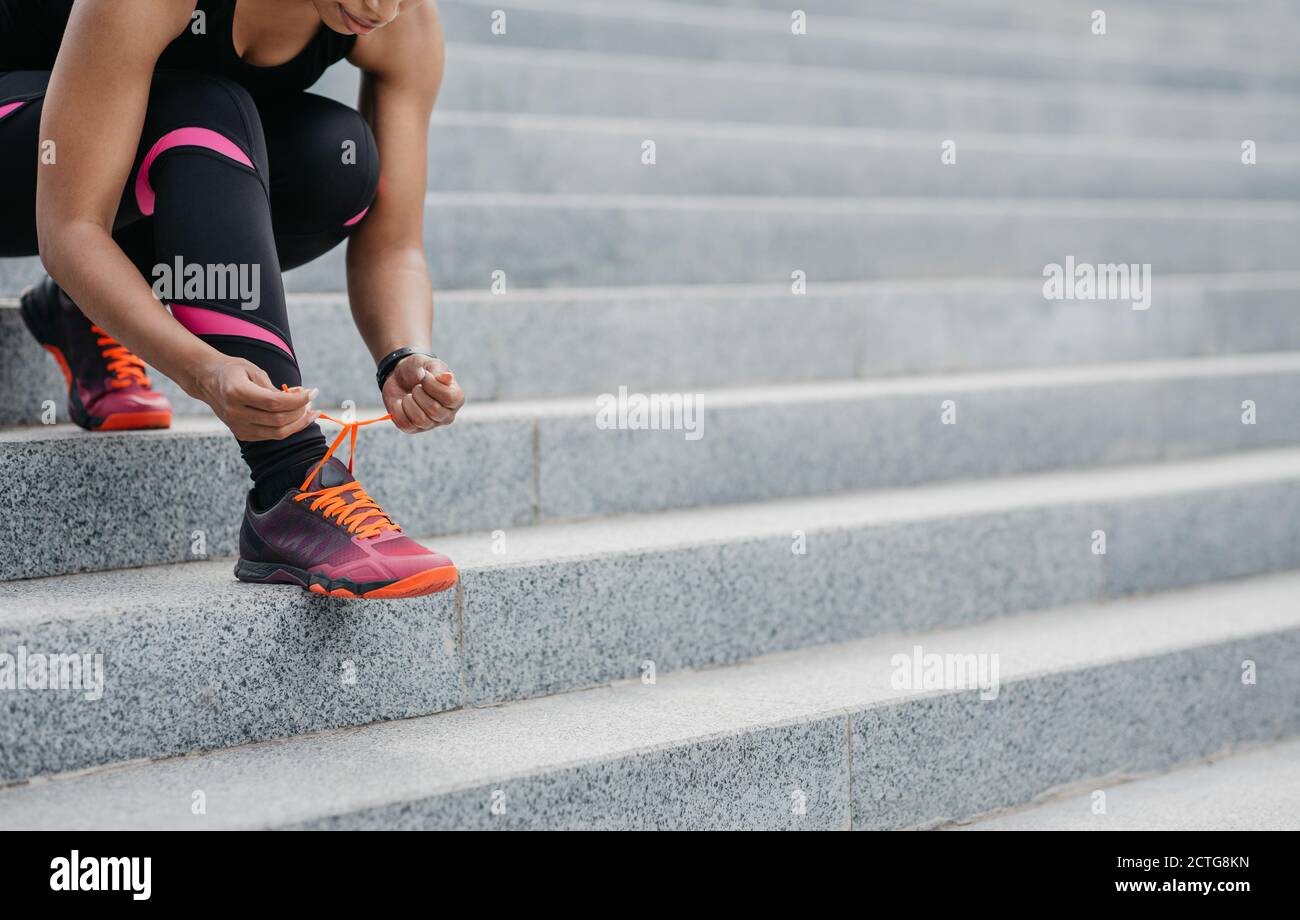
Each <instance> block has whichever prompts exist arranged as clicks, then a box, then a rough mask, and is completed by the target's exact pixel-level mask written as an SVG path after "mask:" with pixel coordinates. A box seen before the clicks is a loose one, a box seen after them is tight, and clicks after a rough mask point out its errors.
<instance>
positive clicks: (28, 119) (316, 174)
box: [0, 71, 379, 481]
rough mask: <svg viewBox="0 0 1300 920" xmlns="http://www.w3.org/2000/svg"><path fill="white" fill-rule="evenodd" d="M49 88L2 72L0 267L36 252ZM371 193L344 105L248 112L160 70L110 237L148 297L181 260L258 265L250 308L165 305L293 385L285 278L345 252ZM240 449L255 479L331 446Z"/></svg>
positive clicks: (354, 123) (240, 97)
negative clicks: (339, 248)
mask: <svg viewBox="0 0 1300 920" xmlns="http://www.w3.org/2000/svg"><path fill="white" fill-rule="evenodd" d="M49 77H50V73H49V71H13V72H8V73H0V257H6V256H31V255H36V254H37V244H36V175H37V169H38V168H40V167H38V159H39V156H38V154H39V147H40V137H39V126H40V120H41V106H42V103H43V101H44V96H45V88H46V85H47V84H48V82H49ZM54 153H55V155H56V156H57V146H56V147H55V149H54ZM378 184H379V162H378V150H377V148H376V146H375V140H374V136H373V135H372V134H371V131H370V127H369V125H367V124H366V122H365V120H364V119H363V118H362V117H361V116H360V115H359V114H357V112H355V111H353V110H352V109H350V108H348V107H347V106H345V105H341V104H339V103H337V102H333V101H331V100H328V99H324V98H322V97H320V96H314V95H310V94H307V93H292V94H289V95H285V96H280V97H275V98H258V99H256V100H255V99H254V98H253V97H252V96H250V95H249V94H248V92H247V91H245V90H244V89H243V88H242V87H241V86H239V85H238V84H237V83H234V82H232V81H230V80H228V79H226V78H224V77H219V76H214V75H209V74H202V73H194V72H189V71H158V72H156V73H155V74H154V78H153V84H152V88H151V90H150V93H149V106H148V111H147V114H146V116H145V123H144V130H143V132H142V134H141V138H140V146H139V149H138V151H137V152H136V158H135V164H134V166H133V167H132V170H131V174H130V177H129V178H128V180H127V183H126V187H125V189H124V190H123V195H122V202H121V205H120V207H119V209H118V214H117V220H116V223H115V225H114V229H113V238H114V240H115V241H116V242H117V243H118V245H120V246H121V247H122V249H123V251H124V252H125V253H126V254H127V256H128V257H130V259H131V260H132V261H133V262H134V263H135V265H136V266H137V267H138V268H139V270H140V271H141V273H142V274H143V275H144V276H145V278H146V279H147V280H148V281H149V283H150V284H151V285H152V284H153V283H154V281H155V279H156V277H157V276H156V275H155V273H154V268H155V266H158V265H166V266H175V265H176V260H177V258H180V259H182V260H183V263H184V264H185V265H187V266H194V265H198V266H204V267H206V266H229V265H232V264H233V265H236V266H248V267H250V268H249V271H250V273H251V266H257V270H258V272H259V273H260V302H259V303H258V305H257V307H256V309H246V308H245V307H244V306H243V305H242V303H241V301H242V300H243V298H242V295H241V294H240V293H239V291H238V290H237V287H238V286H237V285H236V286H232V288H234V289H232V290H229V291H227V292H225V296H216V295H219V294H221V293H222V292H221V291H219V290H212V289H206V290H202V291H198V290H192V291H190V292H186V291H183V290H174V291H173V292H172V293H173V295H174V296H172V297H170V298H169V299H168V300H167V302H168V303H169V304H170V305H171V307H172V313H173V315H174V316H175V317H176V319H177V320H179V321H180V323H181V324H182V325H184V326H185V327H186V328H187V329H189V330H190V331H191V332H192V333H194V334H195V335H197V336H199V337H200V338H201V339H203V340H204V341H205V342H207V343H209V344H210V345H212V346H213V347H214V348H216V349H218V350H219V351H222V352H224V353H225V354H228V355H235V356H238V357H241V358H245V359H247V360H249V361H251V362H253V363H254V364H256V365H257V366H258V367H260V368H262V369H263V370H264V371H266V373H267V375H268V376H269V377H270V378H271V382H272V383H273V384H275V385H276V386H277V387H279V386H280V385H281V384H288V385H289V386H291V387H292V386H298V385H299V384H301V382H302V378H301V375H300V374H299V371H298V362H297V359H296V357H295V353H294V348H293V338H292V336H291V335H290V333H289V322H288V317H287V314H286V309H285V295H284V284H283V281H282V280H281V276H280V273H281V271H282V270H286V271H287V270H288V269H290V268H294V267H296V266H298V265H302V264H303V263H305V262H309V261H311V260H312V259H315V258H316V257H317V256H320V255H321V254H323V253H325V252H326V251H328V250H330V249H332V248H333V247H334V246H336V245H338V244H339V243H340V242H342V241H343V240H344V239H345V238H346V237H347V236H348V235H349V234H350V233H351V232H352V229H353V228H354V227H355V226H356V225H357V224H358V223H359V222H360V221H361V220H362V218H363V217H364V216H365V214H366V211H367V210H368V209H369V207H370V204H371V202H372V201H373V200H374V197H375V193H376V190H377V188H378ZM250 277H251V274H250ZM33 280H35V279H33ZM56 280H57V279H56ZM186 293H189V294H191V295H193V294H202V295H205V296H189V297H186V296H184V295H185V294H186ZM240 449H241V451H242V453H243V456H244V459H245V461H246V462H247V463H248V465H249V469H250V471H251V475H252V477H253V479H254V480H255V481H262V480H263V479H264V478H266V477H271V476H275V477H278V478H283V477H284V476H285V475H286V473H287V472H289V471H291V470H297V469H302V468H304V467H306V466H309V465H310V464H311V463H313V462H315V461H316V460H319V459H320V457H321V456H322V455H323V454H324V452H325V439H324V436H323V435H322V434H321V431H320V429H319V428H318V427H317V426H316V425H311V426H309V427H308V428H306V429H304V430H303V431H300V432H298V433H297V434H294V435H291V436H290V437H288V438H285V439H284V440H282V441H258V442H240Z"/></svg>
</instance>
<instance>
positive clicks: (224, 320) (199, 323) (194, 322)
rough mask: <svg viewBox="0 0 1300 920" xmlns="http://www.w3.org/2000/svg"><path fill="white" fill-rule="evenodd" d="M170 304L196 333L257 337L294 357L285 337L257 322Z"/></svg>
mask: <svg viewBox="0 0 1300 920" xmlns="http://www.w3.org/2000/svg"><path fill="white" fill-rule="evenodd" d="M168 306H170V307H171V308H172V316H174V317H176V321H177V322H178V323H180V324H181V325H182V326H184V327H185V328H186V329H188V330H189V331H190V332H193V333H194V334H195V335H237V336H239V337H240V338H244V339H257V340H258V341H259V342H267V343H269V344H271V345H274V346H275V347H276V348H278V349H280V350H281V351H283V352H284V353H285V354H287V355H288V356H289V357H290V358H292V357H293V352H292V351H291V350H290V349H289V345H288V343H287V342H285V340H284V339H282V338H280V337H279V336H278V335H276V334H275V333H274V332H271V331H270V330H268V329H264V328H262V327H261V326H259V325H257V324H256V323H250V322H249V321H248V320H246V319H240V318H239V317H238V316H231V315H230V314H229V313H219V312H217V311H216V310H206V309H204V308H203V307H187V306H185V305H184V304H179V303H174V304H169V305H168Z"/></svg>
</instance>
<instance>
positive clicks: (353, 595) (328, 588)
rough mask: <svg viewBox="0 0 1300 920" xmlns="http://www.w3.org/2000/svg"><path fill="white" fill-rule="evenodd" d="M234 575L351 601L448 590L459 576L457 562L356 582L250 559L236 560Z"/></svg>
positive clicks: (258, 582) (415, 595)
mask: <svg viewBox="0 0 1300 920" xmlns="http://www.w3.org/2000/svg"><path fill="white" fill-rule="evenodd" d="M235 577H236V578H238V579H239V580H240V581H246V582H250V583H252V584H263V585H297V586H298V587H300V588H303V589H304V590H307V591H310V592H311V593H313V594H322V595H325V596H327V597H342V598H348V599H349V600H362V599H366V600H392V599H396V598H404V597H423V596H424V595H426V594H437V593H438V592H439V591H446V590H447V589H448V588H450V587H452V586H453V585H454V584H456V580H457V579H458V578H459V572H457V570H456V567H455V566H454V565H443V566H439V567H438V568H435V569H426V570H425V571H423V572H416V573H415V574H414V575H408V576H407V577H406V578H401V579H398V580H397V581H370V582H362V583H357V582H354V581H351V580H350V579H347V578H329V577H328V576H326V575H321V574H320V573H318V572H308V571H306V570H305V569H299V568H296V567H294V566H291V565H280V564H278V563H274V562H249V561H248V560H246V559H240V560H239V561H238V562H237V563H235Z"/></svg>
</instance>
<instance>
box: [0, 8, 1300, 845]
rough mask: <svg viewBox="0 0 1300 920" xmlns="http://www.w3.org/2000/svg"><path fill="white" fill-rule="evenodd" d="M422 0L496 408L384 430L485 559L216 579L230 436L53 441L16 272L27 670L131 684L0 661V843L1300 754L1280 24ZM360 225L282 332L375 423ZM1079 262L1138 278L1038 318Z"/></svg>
mask: <svg viewBox="0 0 1300 920" xmlns="http://www.w3.org/2000/svg"><path fill="white" fill-rule="evenodd" d="M440 6H441V8H442V10H443V14H444V17H445V19H446V26H447V34H448V38H449V41H450V43H451V44H450V46H449V65H448V77H447V84H446V89H445V93H444V96H443V98H442V100H441V102H440V106H439V112H438V114H437V115H436V117H435V121H434V125H433V127H432V128H431V135H430V136H431V140H432V149H431V153H430V167H431V168H430V189H429V198H428V210H427V213H428V220H427V231H428V246H429V259H430V264H431V265H432V266H433V270H434V272H435V275H436V278H437V281H438V283H439V286H440V288H442V289H444V291H443V292H442V293H440V294H439V295H438V301H437V306H438V318H437V321H436V328H435V332H436V339H437V341H438V343H439V345H438V350H439V351H440V353H441V354H443V355H444V356H445V357H446V358H447V359H448V361H449V362H450V363H451V365H452V366H453V368H455V369H456V370H457V373H458V376H459V377H460V378H461V380H462V382H463V384H464V386H465V388H466V390H467V392H468V393H469V394H470V397H471V400H472V403H471V405H470V406H469V407H467V408H466V410H465V411H464V413H463V414H462V417H461V420H460V421H458V422H457V424H456V425H455V426H454V427H453V428H451V429H448V430H446V431H440V432H437V433H434V434H432V435H426V436H421V437H418V438H408V437H406V436H403V435H400V434H399V433H397V432H396V431H384V430H376V429H368V430H367V431H366V433H365V434H364V435H363V438H364V440H365V442H366V443H365V445H364V447H363V450H362V453H361V457H360V461H359V463H360V472H361V475H362V476H363V478H364V480H365V481H366V483H367V486H368V488H369V489H370V491H371V492H372V494H375V495H376V496H377V497H378V498H379V499H380V500H381V501H382V502H383V503H384V504H385V506H386V507H388V508H389V509H390V510H392V511H393V512H394V514H395V515H396V516H397V517H398V518H399V520H400V521H401V522H402V523H403V524H404V525H406V526H407V529H408V530H410V531H411V532H413V533H417V534H425V535H429V536H430V537H432V538H434V540H433V542H434V545H436V546H438V547H439V548H440V549H443V550H445V551H447V552H448V553H449V554H450V555H452V557H453V558H455V559H456V560H457V562H458V564H460V565H461V567H462V572H463V577H462V582H461V584H460V586H459V587H458V588H457V590H456V591H454V592H448V593H446V594H444V595H439V596H434V597H431V598H424V599H419V600H414V601H402V602H387V601H385V602H368V603H346V602H342V601H338V600H334V599H322V598H318V597H315V596H310V595H306V594H304V593H303V592H301V591H298V590H296V589H288V588H285V589H268V588H263V587H254V586H249V585H243V584H240V583H238V582H236V581H234V580H233V578H232V577H231V574H230V569H231V559H230V556H231V554H232V553H233V552H234V548H235V543H234V535H235V529H236V526H237V523H238V515H239V513H240V510H241V508H240V501H239V496H240V495H241V491H242V489H243V488H244V480H245V473H244V472H243V470H242V468H241V466H240V464H239V460H238V456H237V452H236V451H235V449H234V447H233V444H232V442H231V441H230V438H229V436H228V434H227V433H226V432H225V431H224V429H223V428H222V427H221V426H220V425H219V423H217V422H216V421H215V420H214V419H212V417H211V415H210V414H209V413H208V412H207V410H206V407H204V406H202V405H199V404H195V403H194V402H193V401H191V400H188V399H187V398H186V397H184V396H183V394H180V393H179V392H177V391H176V390H175V388H174V387H173V388H171V389H170V390H169V392H171V393H173V395H174V396H175V397H176V402H177V408H178V410H179V412H180V416H179V417H178V421H177V424H176V425H175V427H174V428H173V429H172V430H170V431H166V432H150V433H130V434H104V435H96V436H91V435H87V434H85V433H83V432H81V431H79V430H77V429H75V428H73V427H72V426H70V425H66V424H57V425H53V426H48V425H43V424H41V423H40V422H41V414H42V410H43V407H44V405H45V404H46V403H47V402H48V401H53V403H54V404H55V405H56V406H57V409H58V414H59V418H60V419H62V418H64V407H63V396H62V393H61V385H60V378H59V377H58V375H57V373H56V372H55V371H54V368H53V366H52V364H51V363H50V362H49V361H48V359H47V358H46V356H45V355H44V354H43V353H42V352H41V351H40V349H38V348H37V347H36V346H35V345H34V344H33V343H31V342H30V341H28V339H27V338H26V337H25V333H24V331H23V330H22V329H21V324H20V323H19V322H18V319H17V316H16V311H15V310H14V309H13V307H14V301H13V299H12V298H13V297H14V296H15V295H16V294H17V291H18V290H19V289H20V287H21V285H22V284H23V283H26V282H28V281H30V280H32V278H34V277H35V266H34V265H33V263H32V262H31V261H22V260H16V261H11V262H0V298H8V299H6V300H2V301H0V343H3V344H2V346H0V347H2V349H3V355H4V360H3V363H2V364H0V384H2V385H3V386H4V388H5V392H6V393H7V394H9V397H8V399H6V400H5V402H4V404H3V405H2V406H0V426H4V427H2V428H0V472H3V473H4V474H5V476H4V479H5V482H6V488H5V489H4V490H3V493H2V494H0V579H3V582H2V583H0V653H8V654H10V655H13V656H15V666H16V660H17V657H16V656H18V654H19V649H20V648H21V649H22V654H23V655H24V656H25V660H28V661H30V656H32V655H51V654H74V653H75V654H90V655H95V654H98V655H102V662H103V669H104V671H103V674H104V687H103V692H102V698H98V699H87V698H86V697H87V696H88V695H89V696H97V695H98V694H96V693H93V692H90V693H87V692H78V691H51V690H36V689H27V690H3V689H0V784H7V785H4V786H3V787H0V828H9V827H13V828H17V827H70V826H77V827H82V826H84V827H104V826H108V827H115V826H128V825H129V826H145V827H211V828H215V827H530V828H544V827H637V828H640V827H796V828H841V827H849V826H852V827H876V828H887V827H916V826H933V825H937V824H941V823H943V822H946V821H952V820H964V819H968V818H971V817H974V816H978V815H981V814H983V813H986V812H989V811H993V810H996V809H1005V808H1012V807H1015V806H1018V805H1022V804H1025V803H1028V802H1030V801H1033V800H1035V799H1037V798H1039V797H1040V796H1042V795H1044V794H1045V793H1048V792H1049V791H1050V790H1053V789H1056V788H1058V787H1067V786H1073V785H1075V784H1078V783H1081V782H1090V781H1093V780H1097V779H1099V778H1104V777H1106V776H1111V775H1127V774H1134V773H1142V772H1149V771H1154V770H1161V769H1166V768H1169V767H1172V766H1176V765H1179V764H1184V763H1190V762H1194V761H1197V760H1200V759H1203V758H1205V757H1207V756H1209V755H1211V754H1214V753H1215V752H1218V751H1221V750H1223V749H1226V748H1232V747H1235V746H1237V745H1246V744H1255V743H1261V742H1270V741H1274V740H1277V739H1285V738H1288V737H1291V736H1295V735H1300V604H1298V603H1297V598H1300V303H1297V294H1298V293H1300V266H1297V264H1296V262H1295V253H1296V252H1297V251H1298V250H1300V179H1298V178H1297V177H1300V170H1298V169H1297V167H1300V118H1297V117H1296V116H1297V115H1300V68H1297V67H1296V66H1295V64H1294V60H1293V57H1294V54H1293V48H1294V42H1295V39H1296V37H1297V36H1300V4H1293V3H1290V2H1286V0H1277V2H1273V3H1253V4H1249V5H1245V4H1241V3H1235V2H1230V0H1198V2H1195V3H1178V4H1175V3H1173V2H1172V0H1137V2H1131V3H1128V4H1126V5H1125V7H1123V8H1113V9H1111V10H1109V11H1108V12H1109V14H1110V17H1109V22H1108V34H1107V35H1105V36H1095V35H1093V34H1092V33H1091V30H1090V26H1091V22H1090V14H1091V7H1092V5H1087V7H1085V5H1082V4H1078V3H1074V2H1067V0H1035V2H1029V0H960V2H959V0H924V2H917V3H907V4H898V3H893V2H886V0H821V2H811V3H808V4H804V5H803V8H804V9H805V10H806V11H807V13H808V34H807V35H801V36H795V35H792V34H791V31H790V10H789V9H788V8H787V6H783V5H782V4H780V3H777V2H776V0H748V2H744V0H731V2H721V0H714V2H704V0H695V2H687V0H674V2H652V3H645V4H636V5H634V6H629V5H628V4H623V3H615V2H613V0H583V2H577V3H574V2H567V3H560V2H558V0H520V2H516V3H513V4H511V5H509V6H505V7H503V6H502V5H501V4H500V3H497V2H495V0H493V2H490V3H489V2H486V0H483V2H480V0H443V2H442V3H441V4H440ZM503 8H504V9H505V10H506V15H507V19H506V34H505V35H494V34H493V32H492V29H491V25H492V13H493V10H497V9H503ZM354 89H355V77H354V76H353V75H349V73H348V72H347V69H346V68H340V69H338V70H337V71H333V72H331V73H330V74H328V75H327V76H326V78H325V79H324V81H323V82H322V86H321V91H323V92H326V93H329V94H333V95H335V96H337V97H339V98H344V99H349V98H350V97H351V94H352V93H353V92H354ZM647 140H651V141H654V143H655V147H656V157H657V162H656V163H655V164H654V165H646V164H643V163H642V151H643V143H644V142H645V141H647ZM946 140H951V141H953V142H954V143H955V144H956V153H957V162H956V163H955V164H953V165H945V164H943V163H942V162H941V159H940V155H941V152H942V150H941V145H942V144H943V143H944V141H946ZM1244 140H1252V141H1254V142H1255V144H1256V146H1257V150H1258V163H1257V165H1249V166H1247V165H1244V164H1243V163H1242V161H1241V156H1242V142H1243V141H1244ZM338 255H339V254H334V257H331V258H326V259H324V260H321V262H320V263H318V264H316V265H312V266H308V267H306V268H304V269H302V270H299V271H298V272H295V273H293V274H291V275H290V277H289V284H290V287H291V289H292V291H293V294H292V300H293V310H294V312H295V314H296V315H303V316H306V315H311V316H313V317H314V318H317V319H319V320H321V321H319V322H313V323H311V324H310V329H308V326H307V325H306V324H303V325H302V326H301V327H300V328H301V329H302V331H301V332H297V333H296V340H297V341H298V343H299V346H300V351H301V352H302V354H303V358H304V377H305V379H306V380H307V381H308V382H309V383H311V384H313V385H318V386H320V387H321V389H322V402H325V403H327V404H331V405H335V404H341V403H343V402H344V401H345V400H351V401H352V402H353V403H355V404H357V405H359V406H360V407H361V408H360V409H359V410H358V413H359V414H360V415H363V416H364V415H365V414H366V413H367V411H368V410H367V409H366V408H365V407H366V406H369V405H373V404H375V403H376V401H377V400H376V394H375V393H374V389H373V386H374V385H373V378H372V375H371V370H370V364H369V361H368V358H367V357H366V355H365V352H364V349H363V348H362V347H361V345H360V342H359V340H358V338H357V336H356V334H355V332H354V331H353V330H352V327H351V324H350V322H349V321H348V319H347V303H346V298H345V297H344V296H343V295H341V294H339V293H337V292H338V291H340V290H341V289H342V287H343V277H342V269H341V266H342V263H341V259H340V258H338ZM1067 256H1073V257H1074V258H1075V259H1076V260H1077V261H1078V262H1080V263H1105V262H1115V263H1150V264H1151V265H1152V271H1153V289H1152V302H1151V307H1150V309H1148V310H1134V309H1133V308H1132V305H1131V304H1130V303H1128V302H1120V301H1109V302H1107V301H1087V300H1069V301H1065V300H1047V299H1045V298H1044V296H1043V291H1042V271H1043V267H1044V266H1045V265H1046V264H1048V263H1064V261H1065V259H1066V257H1067ZM498 271H499V272H504V278H505V291H504V293H496V292H493V291H492V290H491V288H490V285H491V284H492V282H493V273H494V272H498ZM796 272H803V273H804V277H806V279H807V291H806V293H795V292H794V291H793V289H792V276H793V273H796ZM163 385H165V386H170V385H169V384H167V383H166V382H164V384H163ZM620 387H627V388H628V390H630V391H631V392H633V393H638V392H639V393H676V394H692V395H698V396H699V397H700V404H701V405H702V407H703V409H702V415H701V417H700V426H699V429H698V432H699V434H701V435H702V436H701V437H699V438H698V439H694V435H693V434H692V435H691V436H690V437H688V436H687V434H688V433H687V432H684V431H682V430H665V431H629V430H608V429H604V428H601V427H599V426H598V425H597V423H596V408H595V406H596V404H595V397H596V396H597V395H598V394H604V393H617V392H618V390H619V388H620ZM1252 409H1253V419H1252V421H1253V423H1252V424H1244V423H1243V415H1244V414H1245V413H1248V412H1250V411H1252ZM952 413H955V423H953V424H946V423H945V422H946V421H952V420H953V418H954V417H953V415H952ZM92 470H93V474H92V473H91V472H89V471H92ZM413 472H414V475H413ZM1103 542H1104V552H1102V551H1101V549H1102V544H1103ZM918 646H919V647H920V648H921V649H922V650H923V653H924V654H926V655H930V654H938V655H950V656H955V658H954V660H956V658H961V659H963V660H964V659H965V658H966V656H972V657H970V660H971V661H980V662H986V663H987V662H988V661H990V660H993V661H996V662H997V664H996V667H997V668H998V686H997V687H996V688H994V689H995V690H996V694H991V693H987V692H986V693H984V694H983V696H995V698H990V699H983V698H981V692H980V690H979V689H977V688H976V689H973V688H971V687H970V686H968V685H965V684H962V683H961V682H960V681H953V680H948V679H946V678H945V679H943V680H940V681H938V683H925V682H924V681H923V682H922V683H921V684H920V685H917V684H915V683H908V681H906V680H903V679H902V678H903V677H905V676H906V674H908V673H911V671H910V669H907V668H904V667H903V665H901V664H900V662H899V657H898V656H902V657H903V659H909V660H910V658H911V656H913V653H914V649H915V648H916V647H918ZM984 656H996V657H995V658H990V657H984ZM4 662H5V659H3V658H0V681H2V680H3V675H4V670H3V669H4ZM1243 675H1250V676H1253V677H1257V679H1256V680H1250V679H1243ZM0 686H2V684H0ZM986 689H987V688H986ZM175 755H191V756H184V757H177V756H175ZM200 800H201V801H202V802H203V803H205V804H204V807H203V808H202V809H200V808H199V807H198V805H197V803H198V802H199V801H200ZM1202 817H1203V816H1202ZM1211 826H1212V822H1211Z"/></svg>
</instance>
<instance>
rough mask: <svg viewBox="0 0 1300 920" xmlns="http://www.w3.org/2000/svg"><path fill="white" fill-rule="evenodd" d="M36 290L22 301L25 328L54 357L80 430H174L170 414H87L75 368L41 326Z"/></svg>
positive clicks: (21, 297) (28, 290)
mask: <svg viewBox="0 0 1300 920" xmlns="http://www.w3.org/2000/svg"><path fill="white" fill-rule="evenodd" d="M35 295H36V289H35V288H34V287H29V288H26V289H24V290H23V292H22V294H21V295H19V298H18V312H19V315H20V316H22V318H23V325H24V326H26V327H27V331H28V332H30V333H31V334H32V338H34V339H36V341H37V342H38V343H40V346H41V347H42V348H44V349H45V350H46V351H48V352H49V353H50V357H52V358H53V359H54V363H55V364H57V365H58V366H59V371H60V372H62V374H63V380H64V382H65V383H66V384H67V385H68V417H69V418H70V419H72V421H73V423H74V424H76V425H77V426H78V427H79V428H84V429H86V430H87V431H140V430H145V429H152V428H170V427H171V426H172V414H171V412H170V411H166V410H151V411H148V412H115V413H113V414H112V415H108V416H104V417H102V418H101V417H99V416H96V415H91V414H90V413H89V412H87V411H86V407H85V406H83V405H82V404H81V397H80V396H79V395H78V393H77V387H76V384H75V383H74V382H73V379H72V368H71V367H69V366H68V359H67V358H65V357H64V356H63V352H62V351H61V350H60V349H59V347H58V346H57V345H51V344H50V341H49V340H50V334H49V331H48V330H47V329H46V328H45V325H44V324H43V323H42V322H41V317H40V313H39V312H38V308H37V306H36V304H35V303H34V302H33V301H34V300H35Z"/></svg>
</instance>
